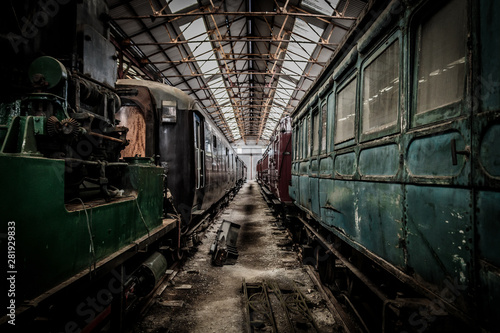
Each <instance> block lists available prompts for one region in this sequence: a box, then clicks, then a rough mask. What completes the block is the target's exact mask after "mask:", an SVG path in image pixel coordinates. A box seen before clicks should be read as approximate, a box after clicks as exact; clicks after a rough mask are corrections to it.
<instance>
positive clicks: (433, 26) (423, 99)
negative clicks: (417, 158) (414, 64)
mask: <svg viewBox="0 0 500 333" xmlns="http://www.w3.org/2000/svg"><path fill="white" fill-rule="evenodd" d="M466 3H467V1H465V0H454V1H450V2H449V3H448V5H446V6H445V7H444V8H442V9H441V10H440V11H438V12H437V14H435V15H434V16H432V17H431V18H430V19H429V20H427V21H425V22H423V23H422V24H421V25H420V27H419V29H418V36H417V43H418V51H417V52H418V55H417V57H418V59H417V61H418V75H417V77H418V83H417V86H418V92H417V108H416V113H417V114H422V113H425V112H428V111H430V110H433V109H436V108H439V107H442V106H446V105H448V104H451V103H454V102H458V101H460V100H461V99H462V97H463V94H464V87H465V50H466V36H467V21H466V6H465V5H466Z"/></svg>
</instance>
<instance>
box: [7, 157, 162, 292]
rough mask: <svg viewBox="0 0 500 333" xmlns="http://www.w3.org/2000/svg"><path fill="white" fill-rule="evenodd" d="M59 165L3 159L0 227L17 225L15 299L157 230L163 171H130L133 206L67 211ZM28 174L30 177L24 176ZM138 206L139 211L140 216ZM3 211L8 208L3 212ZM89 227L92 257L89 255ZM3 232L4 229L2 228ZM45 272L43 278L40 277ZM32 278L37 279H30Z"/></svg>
mask: <svg viewBox="0 0 500 333" xmlns="http://www.w3.org/2000/svg"><path fill="white" fill-rule="evenodd" d="M64 169H65V163H64V161H63V160H52V159H47V158H32V157H20V156H12V157H10V156H2V157H1V162H0V172H1V173H2V175H4V176H3V177H1V179H0V187H1V188H2V189H10V190H9V191H2V192H0V202H1V205H2V207H3V208H4V209H2V214H1V215H0V222H1V224H0V225H1V226H4V227H5V228H6V226H7V222H8V221H14V222H15V224H16V243H17V244H18V247H17V249H18V252H17V253H16V259H17V260H16V262H17V263H18V265H17V266H16V268H17V269H18V272H19V274H18V277H20V279H19V280H18V281H17V282H16V283H17V287H19V288H18V289H17V290H16V291H18V293H16V294H17V295H16V296H18V297H19V299H23V297H27V298H30V297H33V296H36V295H38V294H39V293H40V292H43V291H45V290H47V289H48V288H51V287H54V286H55V285H57V284H58V283H60V282H62V281H64V280H66V279H68V278H70V277H71V276H73V275H75V274H77V273H79V272H81V271H83V270H85V269H87V268H88V267H89V265H90V264H91V263H93V261H94V260H96V261H99V260H100V259H103V258H104V257H106V256H109V255H111V254H112V253H114V252H116V251H117V250H119V249H120V248H122V247H124V246H125V245H128V244H130V243H132V242H133V241H134V240H136V239H138V238H139V237H141V236H143V235H146V234H147V233H148V230H147V229H146V226H145V225H144V222H143V220H142V218H141V213H142V216H143V218H144V221H145V223H146V224H147V227H148V228H149V230H152V229H154V228H155V227H157V226H159V225H161V223H162V220H161V217H162V213H163V210H162V205H163V188H162V182H159V181H158V179H161V176H162V174H163V169H162V168H159V167H154V166H141V165H134V166H130V167H128V171H127V174H128V176H130V178H129V179H130V185H131V187H132V188H134V189H135V190H136V191H137V193H138V197H137V201H136V200H135V199H133V197H131V198H130V199H129V200H125V201H121V202H116V203H107V204H103V205H100V206H97V207H93V208H92V211H91V212H90V210H89V208H88V207H89V206H88V205H87V206H86V209H87V210H84V207H83V206H82V208H81V209H78V210H76V211H72V212H68V211H67V210H66V209H65V204H64ZM26 175H29V177H26ZM138 206H139V207H141V208H140V212H139V208H138ZM6 207H11V208H9V209H7V208H6ZM89 227H91V228H92V236H93V243H94V250H95V257H94V255H93V254H92V252H91V251H90V235H89V229H88V228H89ZM0 230H1V231H2V232H4V230H5V229H3V228H2V229H0ZM40 272H45V273H44V274H39V273H40ZM34 276H36V277H37V278H35V279H34V278H33V277H34Z"/></svg>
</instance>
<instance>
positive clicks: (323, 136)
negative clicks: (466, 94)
mask: <svg viewBox="0 0 500 333" xmlns="http://www.w3.org/2000/svg"><path fill="white" fill-rule="evenodd" d="M326 119H327V118H326V103H323V105H322V106H321V153H322V154H324V153H326Z"/></svg>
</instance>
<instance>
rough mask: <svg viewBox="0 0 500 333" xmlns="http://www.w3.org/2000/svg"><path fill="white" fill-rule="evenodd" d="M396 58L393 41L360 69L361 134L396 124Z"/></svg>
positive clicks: (397, 99) (397, 90) (397, 86)
mask: <svg viewBox="0 0 500 333" xmlns="http://www.w3.org/2000/svg"><path fill="white" fill-rule="evenodd" d="M399 58H400V57H399V42H398V40H396V41H394V42H393V43H392V44H391V45H390V46H389V47H388V48H386V49H385V50H384V51H383V52H382V53H381V54H380V55H378V57H377V58H376V59H375V60H374V61H372V62H371V63H370V64H369V65H368V66H367V67H366V68H365V69H364V72H363V75H364V77H363V122H362V133H363V134H368V133H373V132H377V131H381V130H384V129H387V128H389V127H392V126H394V125H396V123H397V118H398V104H399Z"/></svg>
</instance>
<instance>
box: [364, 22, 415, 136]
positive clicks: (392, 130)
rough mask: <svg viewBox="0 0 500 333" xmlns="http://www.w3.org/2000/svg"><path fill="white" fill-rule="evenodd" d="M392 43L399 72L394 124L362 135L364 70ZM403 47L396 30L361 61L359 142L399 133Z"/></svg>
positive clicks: (400, 37)
mask: <svg viewBox="0 0 500 333" xmlns="http://www.w3.org/2000/svg"><path fill="white" fill-rule="evenodd" d="M394 43H397V44H398V47H399V56H398V57H399V62H398V71H399V82H398V83H399V86H398V91H399V93H398V101H397V111H396V113H397V114H396V123H395V124H394V125H391V126H388V127H384V128H381V129H379V130H373V131H371V132H368V133H363V116H364V112H365V110H364V108H363V94H364V89H365V83H364V82H365V70H366V68H367V67H369V66H370V65H371V64H372V63H373V62H374V61H375V60H377V59H378V57H379V56H380V55H382V53H384V52H385V51H386V50H387V49H389V47H391V46H392V45H393V44H394ZM404 56H405V52H404V45H403V38H402V33H401V31H400V30H399V29H398V30H397V31H395V32H393V33H391V34H390V35H389V37H387V38H386V39H384V40H383V41H382V42H381V43H379V44H378V45H377V46H375V47H374V48H373V50H372V52H371V53H370V54H369V55H368V56H367V57H366V58H365V59H364V60H363V61H362V63H361V66H360V70H359V71H360V72H359V82H358V84H359V89H358V101H357V102H358V114H357V116H358V119H359V120H358V121H357V129H358V133H359V135H358V137H359V142H365V141H370V140H373V139H377V138H380V137H383V136H387V135H391V134H396V133H400V132H401V112H402V105H401V104H402V101H401V95H402V94H403V84H402V83H403V81H404V66H405V64H404Z"/></svg>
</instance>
